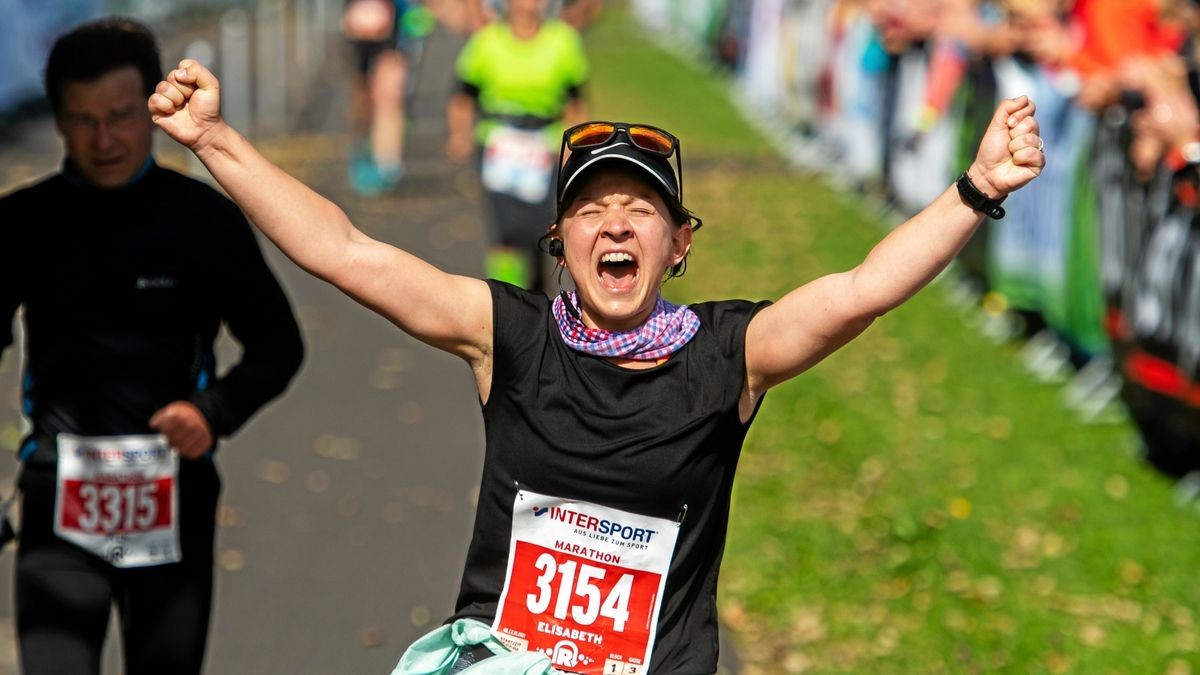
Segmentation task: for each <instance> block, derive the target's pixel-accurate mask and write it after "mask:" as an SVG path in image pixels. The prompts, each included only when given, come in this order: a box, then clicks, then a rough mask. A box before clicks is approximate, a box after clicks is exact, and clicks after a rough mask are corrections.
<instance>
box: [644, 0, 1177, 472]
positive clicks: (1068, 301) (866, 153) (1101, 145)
mask: <svg viewBox="0 0 1200 675" xmlns="http://www.w3.org/2000/svg"><path fill="white" fill-rule="evenodd" d="M849 5H850V3H840V4H839V3H836V2H835V1H834V0H805V1H798V0H632V8H633V11H634V14H635V16H636V17H637V18H638V19H639V20H640V21H641V22H642V23H643V24H644V25H646V26H647V27H648V28H650V29H651V30H652V32H653V33H654V34H656V35H661V36H666V39H668V40H670V41H671V42H672V43H673V44H675V45H680V44H683V45H687V46H688V47H689V49H690V50H692V51H698V52H700V53H702V54H704V56H705V58H709V59H712V60H716V61H718V62H722V63H726V64H728V65H729V66H730V67H731V68H732V70H733V72H734V73H735V83H736V84H735V89H736V95H737V96H738V97H739V98H740V99H741V103H742V104H743V105H744V106H745V108H746V109H747V110H752V111H755V112H754V114H755V115H758V116H760V117H761V116H762V115H763V114H764V111H767V112H766V113H765V114H766V115H767V116H769V118H770V119H769V120H768V124H767V126H769V128H771V129H774V130H785V131H786V132H788V133H789V134H791V135H793V137H797V138H800V139H802V140H803V143H802V144H801V147H802V148H803V149H804V151H803V152H801V153H798V158H799V159H800V161H803V162H805V163H806V164H808V165H809V168H817V169H821V170H824V171H826V172H828V173H830V174H832V175H834V176H835V177H836V178H838V179H839V180H840V181H843V182H845V183H848V184H850V185H853V186H857V187H861V188H863V189H867V188H871V187H875V188H879V189H881V190H882V191H883V193H884V194H885V195H886V199H887V200H888V201H889V203H891V204H892V205H894V206H895V207H897V208H898V209H899V210H900V211H901V212H902V213H906V214H907V213H913V212H915V211H917V210H919V209H920V208H922V207H924V206H925V205H926V204H928V203H929V202H930V201H932V200H933V199H934V197H936V196H937V195H938V194H940V193H941V192H942V191H943V190H944V189H945V188H946V186H948V185H950V184H951V182H952V181H953V180H954V179H955V177H956V176H957V174H958V172H960V171H962V170H963V169H964V168H966V166H968V164H969V162H970V161H971V159H972V156H973V153H974V150H975V147H976V145H977V143H978V139H979V138H980V136H981V133H982V128H983V125H985V124H986V123H987V121H988V119H989V118H990V116H991V113H992V111H993V110H994V107H995V105H996V103H997V101H998V100H999V99H1000V98H1005V97H1012V96H1016V95H1020V94H1029V95H1030V96H1031V97H1032V98H1033V99H1034V100H1035V101H1036V102H1037V105H1038V119H1039V122H1040V125H1041V131H1042V135H1043V137H1044V140H1045V144H1046V146H1045V151H1046V156H1047V158H1048V162H1047V166H1046V168H1045V170H1044V172H1043V173H1042V175H1041V177H1040V178H1039V179H1038V180H1036V181H1034V182H1033V183H1032V184H1031V185H1030V186H1028V187H1027V188H1025V189H1023V190H1021V191H1020V192H1018V193H1016V194H1014V195H1012V196H1011V197H1010V198H1009V199H1008V201H1007V202H1005V208H1006V210H1007V216H1006V217H1005V218H1004V219H1003V220H1002V221H997V222H988V223H986V224H985V226H984V227H983V228H981V230H980V231H979V234H978V235H977V236H976V237H975V239H974V240H973V241H972V242H971V243H970V244H969V245H968V246H967V248H966V249H965V250H964V251H963V253H962V255H961V256H960V258H959V260H958V261H957V265H956V269H957V270H958V272H959V273H960V283H961V284H963V285H965V286H968V287H970V288H973V289H974V290H973V291H972V293H971V295H972V297H973V298H974V302H976V303H978V304H979V305H980V306H981V308H982V309H983V311H984V312H985V313H986V314H988V315H990V316H991V317H992V318H993V319H994V320H995V321H994V322H993V323H994V324H998V325H1002V326H1005V327H1007V328H1005V329H1001V330H999V331H993V332H999V333H1000V334H1004V335H1007V336H1008V337H1012V338H1017V337H1021V338H1025V339H1026V343H1025V347H1024V348H1023V349H1022V358H1023V360H1024V361H1025V362H1026V364H1027V365H1029V366H1030V368H1031V369H1032V370H1034V371H1035V372H1036V373H1037V374H1038V375H1039V376H1040V377H1042V378H1044V379H1047V380H1062V381H1065V382H1066V387H1065V389H1064V401H1065V402H1066V403H1067V404H1069V405H1070V406H1072V407H1073V408H1075V409H1076V410H1078V411H1079V413H1080V415H1081V417H1082V418H1083V419H1085V420H1089V421H1098V420H1102V419H1125V416H1126V414H1127V415H1128V417H1129V418H1131V419H1132V421H1133V422H1134V423H1135V424H1136V426H1137V428H1138V430H1139V431H1140V435H1141V438H1142V441H1143V446H1144V448H1143V449H1144V450H1145V452H1146V455H1147V458H1148V459H1149V460H1151V461H1152V463H1154V464H1155V466H1157V467H1158V468H1159V469H1161V470H1163V471H1164V472H1166V473H1168V474H1170V475H1172V476H1182V475H1184V474H1187V473H1189V472H1192V471H1196V470H1197V469H1200V220H1198V219H1197V217H1196V216H1197V196H1196V195H1197V191H1198V180H1197V172H1196V169H1195V167H1192V168H1190V169H1186V170H1184V171H1182V172H1176V171H1174V170H1172V169H1168V168H1166V167H1165V166H1164V167H1162V168H1160V169H1159V170H1158V172H1157V174H1156V175H1154V176H1153V177H1152V178H1150V179H1149V180H1147V179H1146V178H1145V177H1144V176H1143V177H1138V176H1136V175H1135V172H1134V171H1133V170H1132V167H1131V162H1130V161H1129V157H1128V152H1127V151H1128V144H1129V139H1130V122H1129V120H1130V112H1131V111H1130V110H1129V109H1127V108H1126V107H1124V106H1123V105H1114V106H1112V107H1110V108H1108V109H1106V110H1104V111H1102V112H1100V113H1093V112H1091V111H1088V110H1085V109H1084V108H1082V107H1080V106H1078V105H1076V103H1075V102H1074V100H1073V98H1072V93H1071V92H1073V91H1075V90H1077V85H1078V81H1077V79H1073V78H1074V76H1073V75H1072V74H1071V73H1070V72H1069V71H1064V70H1062V69H1048V68H1044V67H1042V66H1040V65H1038V64H1037V63H1034V62H1029V61H1026V60H1020V59H1017V58H1012V57H1003V58H996V59H981V58H977V57H973V56H971V55H969V54H966V53H964V52H963V50H962V49H961V47H960V46H959V45H957V44H956V43H954V42H951V41H945V40H939V39H931V40H928V41H926V42H924V43H921V44H918V45H915V46H913V47H910V48H909V49H908V50H907V51H905V52H903V53H900V54H891V53H888V52H887V51H886V50H885V49H884V48H883V46H882V45H881V44H880V40H879V36H878V33H877V31H876V30H875V27H874V26H873V25H872V23H871V20H870V19H869V17H868V16H866V14H865V13H864V12H861V11H853V10H847V9H845V8H846V7H848V6H849ZM760 121H761V120H760ZM1194 475H1200V474H1194Z"/></svg>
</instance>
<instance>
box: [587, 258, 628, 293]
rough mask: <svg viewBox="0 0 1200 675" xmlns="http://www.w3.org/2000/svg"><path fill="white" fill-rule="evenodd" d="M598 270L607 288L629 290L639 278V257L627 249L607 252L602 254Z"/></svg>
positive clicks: (621, 290)
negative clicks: (626, 250) (635, 256)
mask: <svg viewBox="0 0 1200 675" xmlns="http://www.w3.org/2000/svg"><path fill="white" fill-rule="evenodd" d="M596 272H597V276H599V277H600V282H601V283H602V284H603V285H604V287H605V288H606V289H608V290H610V291H613V292H616V293H620V292H623V291H628V290H630V289H632V288H633V286H634V284H636V283H637V280H638V263H637V259H636V258H634V257H633V255H631V254H629V253H626V252H625V251H613V252H611V253H605V254H604V255H602V256H600V264H599V265H598V266H597V270H596Z"/></svg>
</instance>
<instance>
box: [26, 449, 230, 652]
mask: <svg viewBox="0 0 1200 675" xmlns="http://www.w3.org/2000/svg"><path fill="white" fill-rule="evenodd" d="M55 472H56V471H55V466H54V465H53V464H39V463H28V464H26V465H25V466H24V467H23V468H22V470H21V478H20V483H19V485H20V489H21V499H22V502H21V526H20V529H21V533H20V546H19V547H18V549H17V565H16V567H17V570H16V593H15V594H16V605H17V636H18V640H19V642H20V653H21V667H22V672H23V673H26V674H27V675H41V674H49V673H72V674H75V673H78V674H80V675H88V674H92V673H95V674H98V673H99V672H100V660H101V655H102V652H103V644H104V637H105V633H106V631H107V628H108V621H109V616H110V615H111V612H112V605H113V603H116V606H117V611H118V613H119V616H120V621H121V636H122V642H123V644H122V653H123V654H124V659H125V664H126V670H125V672H126V673H127V674H128V675H142V674H145V675H149V674H151V673H180V674H183V675H189V674H193V673H194V674H196V675H198V674H199V673H200V671H201V666H202V664H203V661H204V649H205V643H206V640H207V638H208V622H209V613H210V609H211V607H212V592H213V541H214V535H215V533H216V509H217V500H218V497H219V495H220V492H221V480H220V477H219V476H218V475H217V470H216V467H215V466H214V464H213V462H212V461H211V460H209V459H201V460H197V461H188V460H181V461H180V469H179V528H180V529H179V533H180V546H181V548H182V553H183V559H182V561H180V562H178V563H172V564H168V565H158V566H152V567H134V568H124V569H122V568H116V567H113V566H111V565H109V564H108V563H107V562H106V561H104V560H102V559H101V558H99V557H98V556H96V555H93V554H92V553H89V552H87V551H85V550H83V549H81V548H79V547H77V546H75V545H74V544H71V543H69V542H67V541H64V540H62V539H60V538H59V537H58V536H57V535H55V534H54V527H53V520H54V496H55V495H54V493H55Z"/></svg>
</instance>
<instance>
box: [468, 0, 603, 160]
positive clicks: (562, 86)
mask: <svg viewBox="0 0 1200 675" xmlns="http://www.w3.org/2000/svg"><path fill="white" fill-rule="evenodd" d="M456 69H457V72H458V78H459V79H460V80H462V81H463V82H465V83H466V84H469V85H471V86H473V87H475V88H477V89H478V90H479V108H480V110H481V111H482V112H483V114H484V118H483V119H482V120H481V121H480V122H479V124H478V125H476V127H475V136H476V139H477V140H478V141H479V142H480V143H483V142H485V141H486V140H487V136H488V134H489V133H491V130H492V129H494V128H495V127H496V125H497V122H496V121H495V120H489V119H487V116H489V115H511V116H523V115H532V116H535V117H543V118H546V119H553V120H557V119H559V118H561V117H562V113H563V107H564V106H565V105H566V103H567V96H568V93H569V92H570V91H571V90H572V89H574V88H576V87H579V86H581V85H583V83H584V82H585V81H586V80H587V75H588V62H587V55H586V54H585V53H584V50H583V41H582V40H580V39H579V34H578V33H576V32H575V30H574V29H573V28H571V27H570V26H569V25H567V24H565V23H563V22H562V21H559V20H557V19H549V20H547V21H545V22H544V23H543V24H542V27H541V28H540V29H539V30H538V32H537V34H536V35H534V36H533V38H531V39H529V40H521V39H519V38H518V37H517V36H515V35H513V33H512V30H510V29H509V26H508V24H507V23H505V22H502V21H496V22H493V23H491V24H488V25H487V26H485V27H484V28H482V29H480V30H479V31H478V32H476V33H475V34H474V35H473V36H471V39H470V40H468V41H467V44H466V45H465V46H464V47H463V49H462V52H461V53H460V54H459V55H458V63H457V66H456ZM551 126H552V127H553V128H552V129H547V134H548V135H549V137H550V140H551V143H552V144H554V143H557V142H558V136H559V135H560V134H561V133H562V128H561V125H560V124H554V125H551Z"/></svg>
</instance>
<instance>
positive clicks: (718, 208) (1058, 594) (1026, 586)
mask: <svg viewBox="0 0 1200 675" xmlns="http://www.w3.org/2000/svg"><path fill="white" fill-rule="evenodd" d="M588 44H589V48H590V50H591V52H590V53H591V55H592V58H593V65H594V76H593V80H592V84H591V96H592V100H593V103H594V110H595V113H596V114H597V116H599V117H609V118H616V119H637V120H644V121H648V122H655V123H659V124H661V125H662V126H664V127H666V128H667V129H670V130H673V131H678V134H679V135H680V137H681V138H682V139H683V143H684V148H685V150H687V151H688V152H690V153H692V154H691V155H689V157H691V158H692V159H695V158H697V157H700V158H704V159H708V160H713V159H721V158H733V159H735V160H745V159H747V158H751V159H754V160H755V161H754V162H746V161H736V162H733V163H731V164H730V165H721V164H719V163H718V164H716V165H713V163H712V162H711V161H710V162H709V163H707V164H705V165H704V166H703V167H702V168H700V169H699V170H697V171H693V172H692V173H691V174H690V175H689V185H688V187H687V194H686V195H685V198H686V200H687V202H688V204H689V206H691V207H692V208H693V209H694V210H696V211H697V212H698V213H699V214H700V215H702V216H703V217H704V218H705V221H706V223H707V225H706V227H705V228H704V229H703V230H702V231H701V232H700V233H699V234H698V235H697V238H696V247H695V251H694V253H693V256H692V260H691V263H690V270H689V272H688V274H687V276H685V277H684V278H683V279H681V280H679V281H673V282H671V283H670V284H668V286H667V288H666V292H667V294H668V295H670V296H671V297H672V298H673V299H676V300H681V301H694V300H701V299H715V298H727V297H744V298H750V299H761V298H778V297H779V296H780V295H782V294H783V293H785V292H787V291H788V290H790V289H791V288H793V287H795V286H797V285H800V284H802V283H804V282H805V281H808V280H810V279H812V278H814V277H816V276H819V275H821V274H824V273H828V272H832V271H838V270H843V269H846V268H848V267H851V266H853V265H855V264H857V263H858V262H859V261H860V260H861V259H862V257H863V256H864V255H865V254H866V252H867V251H868V250H869V248H870V246H871V245H872V244H873V243H874V242H875V241H876V240H877V239H878V238H879V237H880V236H881V234H882V224H881V223H879V222H876V221H875V220H874V219H873V218H872V216H871V215H870V209H869V208H866V207H864V204H863V199H862V198H861V197H860V196H859V195H855V194H841V193H838V192H836V191H834V190H832V189H830V188H828V187H826V186H825V185H823V184H821V183H820V182H818V181H813V180H811V179H808V178H805V177H802V176H799V175H796V174H793V173H788V172H786V171H784V170H782V169H781V168H780V167H781V162H780V161H779V160H778V159H777V158H775V159H771V158H770V156H769V155H768V154H767V150H766V148H768V147H769V144H768V143H766V142H764V141H763V140H762V139H760V138H759V137H758V136H756V135H755V133H754V132H753V131H752V130H751V129H750V127H749V126H748V125H747V124H746V123H745V122H743V121H742V120H741V119H740V118H739V117H738V116H737V114H736V112H735V111H734V109H733V107H732V106H730V105H729V104H728V103H727V97H728V92H729V89H728V86H727V83H725V82H724V81H723V80H722V78H721V77H719V76H717V75H715V74H714V73H712V72H709V71H708V70H706V69H705V68H702V67H697V66H694V65H688V64H683V63H680V62H679V61H678V60H677V59H675V58H674V57H672V56H670V55H669V54H667V53H664V52H662V51H660V50H657V49H655V48H653V47H651V46H649V45H648V44H647V42H646V41H645V39H644V38H643V37H639V35H638V33H637V31H636V30H635V29H634V28H633V27H632V26H631V24H630V23H628V21H627V20H626V19H625V18H623V17H620V16H615V17H612V16H610V17H608V18H607V19H606V20H605V21H604V22H602V23H601V24H600V25H598V26H597V27H596V28H595V29H594V30H593V31H591V33H590V34H589V36H588ZM946 296H947V293H946V289H945V288H943V287H939V286H938V285H935V286H933V287H931V288H929V289H926V290H925V291H923V292H922V293H921V294H919V295H918V296H917V297H916V298H914V299H913V300H912V301H910V302H909V303H908V304H906V305H905V306H904V307H902V308H900V309H899V310H897V311H895V312H893V313H892V314H891V315H889V316H886V317H884V318H882V319H881V320H880V321H878V322H877V323H876V325H874V326H873V327H872V328H871V329H870V330H869V331H868V332H867V333H866V334H865V335H863V336H862V337H860V338H859V339H858V340H856V341H855V342H854V343H852V344H851V345H849V346H848V347H846V348H845V349H843V350H842V351H841V352H839V353H837V354H835V355H834V356H833V357H831V358H829V359H828V360H826V361H825V362H824V363H822V364H820V365H818V366H817V367H816V368H814V369H813V370H812V371H810V372H808V373H806V374H804V375H802V376H801V377H799V378H797V379H795V380H793V381H791V382H789V383H787V384H785V385H782V386H780V387H778V388H776V389H775V390H772V391H771V392H770V393H769V394H768V395H767V398H766V401H765V403H764V405H763V408H762V410H761V412H760V414H759V417H758V419H757V421H756V422H755V424H754V426H753V428H752V430H751V433H750V437H749V439H748V441H747V443H746V447H745V450H744V454H743V459H742V463H741V467H740V470H739V476H738V480H737V484H736V487H735V490H734V511H733V520H732V524H731V527H730V534H729V543H728V546H727V548H726V554H725V562H724V568H723V571H722V587H721V598H720V600H721V608H722V619H723V620H724V622H725V623H726V624H727V625H728V626H729V627H731V628H732V629H734V631H735V633H736V635H735V638H734V642H735V644H737V645H738V648H739V652H740V653H739V656H740V657H741V659H742V661H743V664H744V666H745V667H744V672H745V673H748V674H749V673H763V674H768V673H770V674H774V673H781V672H811V673H833V672H883V673H914V672H916V673H925V672H929V673H941V672H946V673H959V672H993V671H1003V672H1030V673H1042V672H1047V673H1056V672H1080V673H1167V672H1170V673H1173V674H1176V675H1179V674H1182V673H1191V672H1200V670H1196V664H1197V663H1200V634H1198V633H1197V630H1196V626H1195V621H1196V619H1197V617H1196V616H1195V608H1197V607H1200V583H1197V575H1198V571H1200V547H1198V546H1197V543H1198V542H1200V516H1198V514H1197V512H1196V511H1195V510H1194V509H1190V508H1180V507H1176V506H1174V505H1173V503H1172V501H1171V486H1170V484H1169V483H1168V482H1167V481H1165V480H1164V479H1161V478H1160V477H1158V476H1157V475H1155V474H1154V473H1152V472H1151V471H1149V470H1148V469H1146V468H1145V467H1144V466H1143V465H1141V464H1139V463H1138V462H1137V461H1136V460H1135V459H1134V458H1133V457H1132V448H1133V447H1134V445H1135V434H1134V432H1133V430H1132V429H1131V428H1130V427H1128V426H1127V425H1122V424H1116V425H1101V426H1088V425H1085V424H1083V423H1081V422H1080V421H1079V420H1078V419H1077V417H1076V415H1075V414H1073V413H1072V412H1070V411H1068V410H1067V409H1065V408H1064V407H1063V406H1062V404H1061V403H1060V400H1059V396H1060V393H1061V392H1060V389H1059V388H1058V387H1056V386H1050V385H1043V384H1038V383H1036V382H1035V381H1034V380H1033V378H1032V377H1031V376H1029V375H1028V374H1026V373H1025V372H1024V371H1023V370H1022V369H1021V368H1020V366H1019V365H1018V362H1017V359H1016V350H1017V346H1016V345H995V344H992V343H990V342H988V341H986V340H984V339H983V338H982V337H980V336H979V334H978V333H977V332H975V331H974V330H973V329H971V328H970V327H969V326H968V322H967V321H966V318H968V317H965V316H964V315H963V314H962V313H961V312H960V311H958V310H955V309H953V308H952V306H951V305H950V304H949V303H948V302H947V301H946Z"/></svg>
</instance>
